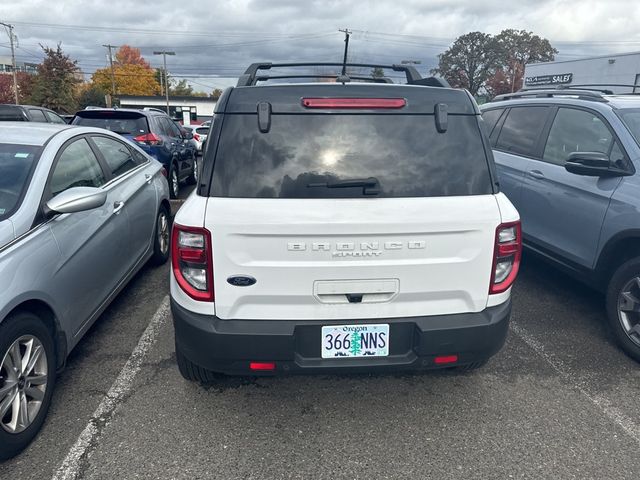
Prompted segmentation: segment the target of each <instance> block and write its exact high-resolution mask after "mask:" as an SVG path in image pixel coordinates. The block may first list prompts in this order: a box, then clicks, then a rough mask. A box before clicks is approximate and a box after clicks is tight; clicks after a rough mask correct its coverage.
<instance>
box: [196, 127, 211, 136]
mask: <svg viewBox="0 0 640 480" xmlns="http://www.w3.org/2000/svg"><path fill="white" fill-rule="evenodd" d="M196 133H197V134H198V135H208V134H209V127H198V128H196Z"/></svg>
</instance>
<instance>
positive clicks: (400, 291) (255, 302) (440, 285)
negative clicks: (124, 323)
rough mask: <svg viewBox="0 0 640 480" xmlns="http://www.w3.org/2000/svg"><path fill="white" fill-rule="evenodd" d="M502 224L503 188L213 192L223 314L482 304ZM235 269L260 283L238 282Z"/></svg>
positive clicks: (378, 312) (310, 314) (384, 312)
mask: <svg viewBox="0 0 640 480" xmlns="http://www.w3.org/2000/svg"><path fill="white" fill-rule="evenodd" d="M498 224H500V212H499V209H498V206H497V203H496V200H495V197H494V196H493V195H478V196H473V197H469V196H457V197H431V198H376V199H262V198H261V199H238V198H209V199H208V205H207V211H206V220H205V227H206V228H208V229H209V230H210V231H211V234H212V244H213V264H214V286H215V313H216V315H217V316H218V317H220V318H223V319H232V318H233V319H297V320H304V319H361V318H392V317H411V316H422V315H441V314H449V313H463V312H477V311H481V310H483V309H484V308H485V306H486V304H487V299H488V290H489V280H490V279H489V276H490V272H491V267H492V255H493V244H494V240H495V231H496V226H497V225H498ZM232 276H249V277H253V278H254V279H255V280H256V282H255V284H253V285H250V286H237V285H232V284H231V283H229V282H228V281H227V280H228V278H229V277H232Z"/></svg>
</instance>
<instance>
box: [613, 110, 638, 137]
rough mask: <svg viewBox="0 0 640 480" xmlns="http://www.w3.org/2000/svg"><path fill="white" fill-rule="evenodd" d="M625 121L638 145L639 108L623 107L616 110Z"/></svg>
mask: <svg viewBox="0 0 640 480" xmlns="http://www.w3.org/2000/svg"><path fill="white" fill-rule="evenodd" d="M616 113H617V114H618V115H619V116H620V118H622V121H623V122H624V123H625V125H626V126H627V128H628V129H629V131H630V132H631V135H633V137H634V138H635V139H636V142H637V143H638V145H640V108H625V109H622V110H618V111H617V112H616Z"/></svg>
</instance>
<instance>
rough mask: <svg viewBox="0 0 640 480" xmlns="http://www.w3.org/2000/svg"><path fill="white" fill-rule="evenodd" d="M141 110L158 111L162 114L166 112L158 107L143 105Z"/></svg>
mask: <svg viewBox="0 0 640 480" xmlns="http://www.w3.org/2000/svg"><path fill="white" fill-rule="evenodd" d="M142 110H143V111H145V112H160V113H164V114H166V113H167V112H166V111H165V110H162V109H160V108H155V107H144V108H143V109H142Z"/></svg>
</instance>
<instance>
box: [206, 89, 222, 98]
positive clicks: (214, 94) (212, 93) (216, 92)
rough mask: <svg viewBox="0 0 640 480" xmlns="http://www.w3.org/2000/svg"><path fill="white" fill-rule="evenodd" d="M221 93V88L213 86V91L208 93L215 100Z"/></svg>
mask: <svg viewBox="0 0 640 480" xmlns="http://www.w3.org/2000/svg"><path fill="white" fill-rule="evenodd" d="M221 95H222V89H221V88H214V89H213V91H212V92H211V93H210V94H209V97H211V98H213V99H215V100H217V99H219V98H220V96H221Z"/></svg>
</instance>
